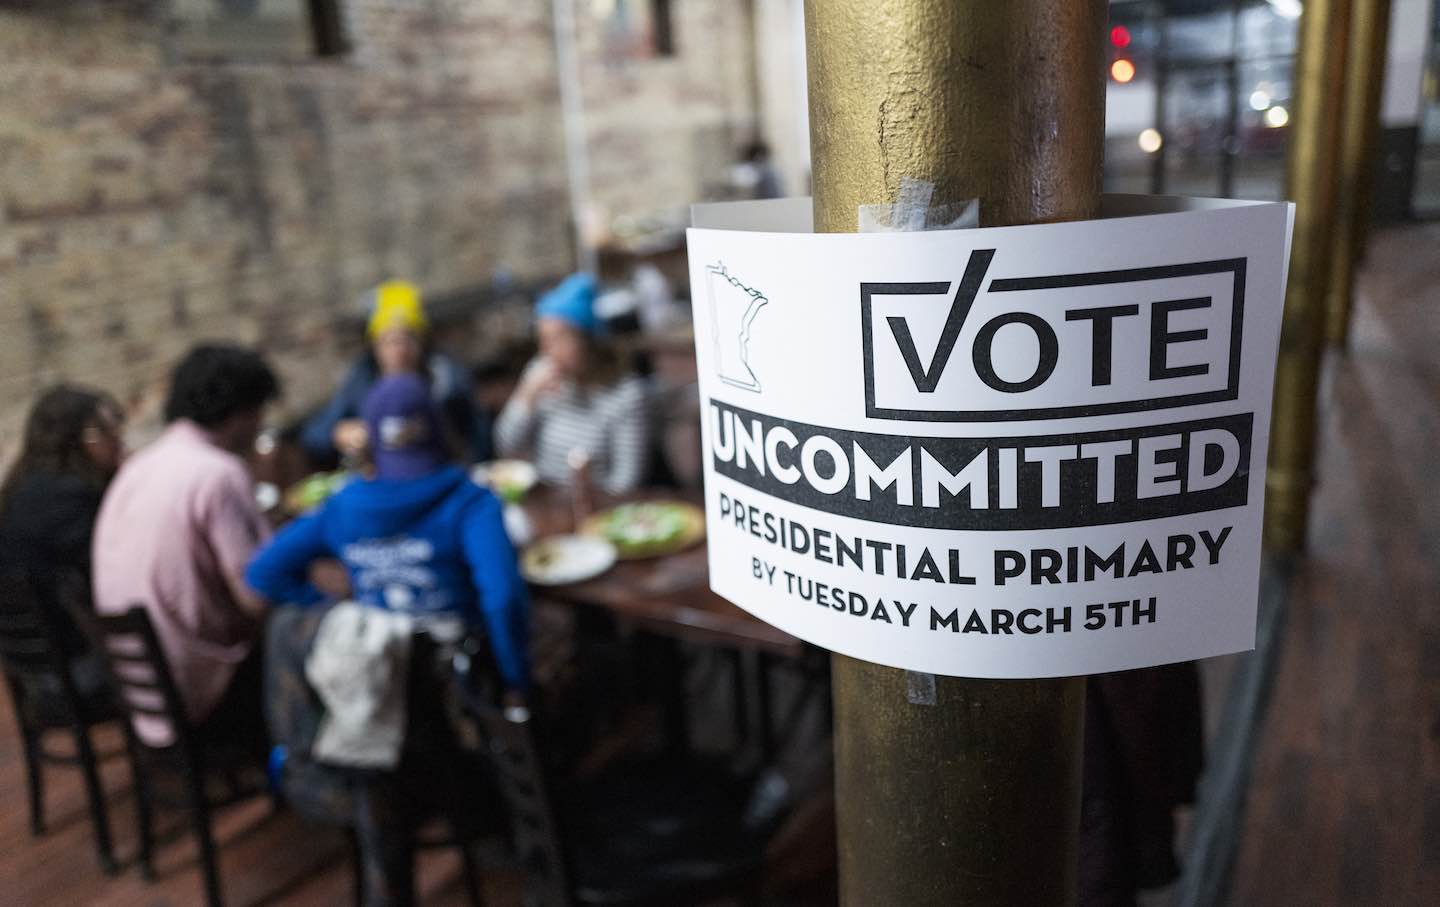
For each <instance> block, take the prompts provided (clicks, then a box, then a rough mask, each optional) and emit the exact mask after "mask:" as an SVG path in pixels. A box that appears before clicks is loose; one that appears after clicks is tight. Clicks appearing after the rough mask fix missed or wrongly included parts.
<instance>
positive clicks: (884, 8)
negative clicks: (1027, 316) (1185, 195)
mask: <svg viewBox="0 0 1440 907" xmlns="http://www.w3.org/2000/svg"><path fill="white" fill-rule="evenodd" d="M1105 20H1106V3H1105V0H1012V2H1006V3H996V2H994V0H806V4H805V31H806V53H807V56H808V65H809V85H810V131H811V153H812V158H813V167H814V188H815V223H816V228H817V229H818V230H821V231H826V232H852V231H854V230H855V229H856V227H857V212H856V209H857V206H859V205H863V204H882V203H893V202H894V201H895V200H896V197H897V194H898V191H899V188H900V184H901V181H902V180H903V179H905V178H906V177H910V178H914V179H920V180H925V181H927V182H929V183H932V184H934V186H935V191H934V195H933V196H932V201H933V203H935V204H946V203H954V202H959V201H963V200H965V199H970V198H977V197H978V198H979V199H980V218H981V222H982V224H984V225H987V226H989V225H1004V224H1025V223H1036V222H1041V221H1058V220H1071V219H1081V218H1088V217H1093V216H1094V215H1095V213H1096V211H1097V208H1098V204H1099V197H1100V183H1101V159H1102V154H1103V145H1104V119H1105V83H1104V72H1105V56H1104V54H1105V42H1104V31H1105ZM832 666H833V676H834V696H835V763H836V779H835V784H836V799H837V824H838V834H839V847H840V891H841V899H842V902H843V903H844V904H846V905H854V907H860V905H864V907H874V905H902V904H903V905H906V907H929V905H937V907H938V905H945V907H952V905H966V904H1038V905H1050V904H1068V903H1072V902H1073V900H1074V896H1075V892H1074V889H1075V875H1076V842H1077V837H1078V829H1079V814H1080V745H1081V732H1082V724H1083V709H1084V682H1083V680H1082V679H1079V678H1073V679H1066V680H1046V681H983V680H967V679H961V678H950V677H934V678H931V677H930V676H929V675H909V674H907V673H906V672H904V671H898V670H895V669H893V668H886V667H881V666H879V665H874V664H870V663H868V662H863V661H858V660H855V659H851V658H847V657H844V656H840V655H836V656H834V658H833V661H832ZM931 683H933V688H932V687H931V686H930V684H931ZM927 703H928V704H927Z"/></svg>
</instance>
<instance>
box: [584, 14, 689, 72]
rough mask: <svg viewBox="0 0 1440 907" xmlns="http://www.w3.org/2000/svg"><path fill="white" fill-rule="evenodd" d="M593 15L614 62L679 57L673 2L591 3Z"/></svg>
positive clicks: (606, 49)
mask: <svg viewBox="0 0 1440 907" xmlns="http://www.w3.org/2000/svg"><path fill="white" fill-rule="evenodd" d="M590 14H591V16H593V17H594V19H595V20H596V21H597V22H598V23H599V24H600V26H601V28H602V30H603V32H604V35H605V51H606V55H607V56H609V57H611V58H612V59H617V60H624V59H629V60H646V59H652V58H655V57H670V56H674V55H675V26H674V20H673V18H672V15H671V9H670V0H590Z"/></svg>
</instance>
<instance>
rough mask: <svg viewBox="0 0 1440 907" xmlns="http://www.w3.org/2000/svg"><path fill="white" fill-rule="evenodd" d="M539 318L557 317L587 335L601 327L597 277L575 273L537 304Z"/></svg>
mask: <svg viewBox="0 0 1440 907" xmlns="http://www.w3.org/2000/svg"><path fill="white" fill-rule="evenodd" d="M535 317H536V319H541V318H557V319H559V320H560V321H563V322H565V323H566V324H569V325H570V326H571V327H574V328H577V329H578V330H580V331H582V332H584V333H586V334H594V333H595V332H596V331H597V330H599V328H600V320H599V319H598V318H596V317H595V278H594V277H592V276H590V275H589V274H586V273H584V272H577V273H575V274H571V275H570V276H569V277H567V278H565V279H564V280H562V281H560V284H559V285H558V286H556V287H555V288H554V289H552V290H550V291H548V292H546V293H545V294H543V295H542V296H541V297H540V301H539V302H537V303H535Z"/></svg>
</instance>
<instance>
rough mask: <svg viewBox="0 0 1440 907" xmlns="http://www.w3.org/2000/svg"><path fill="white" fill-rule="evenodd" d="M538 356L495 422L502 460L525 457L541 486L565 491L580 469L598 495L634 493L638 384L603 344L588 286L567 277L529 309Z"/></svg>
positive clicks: (645, 433) (640, 433) (641, 418)
mask: <svg viewBox="0 0 1440 907" xmlns="http://www.w3.org/2000/svg"><path fill="white" fill-rule="evenodd" d="M535 317H536V332H537V334H538V336H539V343H540V353H539V355H538V356H536V357H535V358H534V359H533V360H531V362H530V363H529V364H528V365H527V366H526V367H525V371H524V373H523V374H522V375H521V378H520V383H519V386H518V387H517V388H516V390H515V393H514V395H513V396H512V397H511V398H510V400H509V402H507V403H506V404H505V408H504V409H503V410H502V411H501V413H500V416H499V418H498V419H496V421H495V444H496V447H497V448H498V449H499V451H500V453H501V455H503V456H518V455H524V454H525V453H527V452H528V453H529V455H530V456H531V457H532V458H533V460H534V462H535V468H536V470H537V471H538V472H539V474H540V478H541V480H542V481H545V482H549V483H551V484H555V485H561V486H564V485H567V484H568V483H569V482H570V477H571V474H572V465H573V464H575V463H577V462H581V461H584V462H587V463H588V465H589V472H590V475H591V477H592V480H593V481H594V483H595V485H596V487H597V488H599V489H600V490H601V491H603V492H605V493H607V494H611V495H621V494H625V493H626V492H629V491H633V490H635V489H636V488H637V487H639V485H640V482H641V481H642V480H643V479H644V477H645V471H646V466H647V461H648V454H649V440H650V439H649V430H648V429H649V422H648V418H647V415H646V409H645V405H646V400H645V397H646V394H645V384H644V382H643V381H642V380H641V379H640V377H639V376H637V375H635V374H634V373H633V372H631V371H630V369H629V366H628V364H627V363H626V361H625V360H624V358H623V357H622V356H621V355H620V353H619V352H618V351H617V350H615V349H614V348H613V347H612V346H610V345H609V344H607V343H606V342H605V339H604V337H602V336H601V333H600V322H599V319H598V318H597V317H596V314H595V279H594V278H593V277H591V276H590V275H588V274H572V275H570V276H569V277H567V278H566V279H565V280H564V281H562V282H561V283H560V285H559V286H557V287H555V288H554V289H552V290H550V291H549V292H547V293H545V294H544V295H543V296H541V297H540V300H539V302H538V303H537V304H536V306H535Z"/></svg>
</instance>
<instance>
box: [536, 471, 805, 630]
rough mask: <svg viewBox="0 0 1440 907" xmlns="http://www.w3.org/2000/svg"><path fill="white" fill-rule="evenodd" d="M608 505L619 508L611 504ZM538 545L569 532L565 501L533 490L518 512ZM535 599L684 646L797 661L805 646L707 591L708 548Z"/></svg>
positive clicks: (633, 564) (652, 496) (540, 589)
mask: <svg viewBox="0 0 1440 907" xmlns="http://www.w3.org/2000/svg"><path fill="white" fill-rule="evenodd" d="M647 499H648V500H656V499H665V500H689V502H690V503H694V504H697V505H698V504H699V503H700V502H699V501H698V500H697V499H695V498H694V497H693V496H689V495H686V494H685V493H683V492H681V493H673V492H666V491H649V492H641V493H639V494H636V495H633V496H630V497H628V498H627V500H647ZM608 503H617V502H615V501H611V502H608ZM523 507H524V510H525V513H526V515H527V516H528V517H529V518H530V522H531V525H532V526H533V527H534V528H535V533H536V538H543V537H544V536H547V535H554V534H557V533H561V532H568V531H570V530H571V529H572V527H573V526H574V518H573V517H572V515H571V512H570V503H569V499H568V495H567V494H566V493H565V492H563V491H561V490H559V489H554V488H549V487H543V488H536V489H535V490H533V491H532V492H531V493H530V494H529V495H528V496H527V497H526V499H525V501H524V504H523ZM534 591H535V593H536V595H537V596H542V597H544V598H547V599H550V600H553V601H559V602H564V603H566V604H572V605H580V606H589V607H597V608H603V609H604V610H606V611H608V612H610V613H612V614H613V615H614V616H615V617H617V618H619V619H621V620H624V621H627V622H630V623H633V624H634V625H635V626H637V627H639V628H641V629H644V630H646V631H647V632H650V633H654V634H657V635H662V636H668V637H672V638H675V639H679V640H684V641H688V642H695V643H700V644H705V645H713V646H718V647H726V648H733V649H738V650H742V651H757V652H763V653H765V654H767V655H773V656H779V657H782V658H796V657H799V655H800V654H801V652H802V651H803V650H804V644H803V643H801V642H800V640H798V639H796V638H795V637H793V636H791V635H790V634H789V633H786V632H784V631H783V630H778V629H776V628H775V627H772V626H770V625H769V624H767V623H765V622H764V621H762V620H760V619H759V618H757V617H755V616H753V615H751V614H750V613H749V612H747V611H744V610H742V609H740V608H737V607H736V606H735V605H732V604H731V603H730V602H728V601H726V600H725V599H723V598H721V597H720V596H718V595H716V594H715V593H713V592H711V591H710V569H709V565H708V564H707V562H706V558H705V545H704V543H703V542H702V543H701V544H698V545H695V546H693V547H691V548H689V549H687V550H685V551H681V552H679V553H678V554H669V555H663V556H660V557H650V558H642V559H638V560H632V561H620V562H619V563H617V564H616V565H615V566H614V567H612V568H610V569H609V570H608V571H606V572H605V573H603V574H601V575H600V576H597V577H595V578H594V579H589V580H585V581H584V582H580V583H570V584H567V585H564V586H535V587H534Z"/></svg>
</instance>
